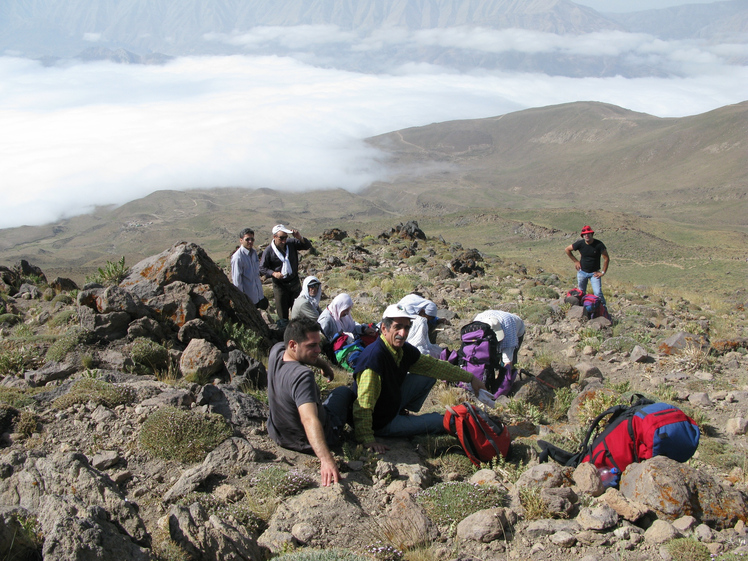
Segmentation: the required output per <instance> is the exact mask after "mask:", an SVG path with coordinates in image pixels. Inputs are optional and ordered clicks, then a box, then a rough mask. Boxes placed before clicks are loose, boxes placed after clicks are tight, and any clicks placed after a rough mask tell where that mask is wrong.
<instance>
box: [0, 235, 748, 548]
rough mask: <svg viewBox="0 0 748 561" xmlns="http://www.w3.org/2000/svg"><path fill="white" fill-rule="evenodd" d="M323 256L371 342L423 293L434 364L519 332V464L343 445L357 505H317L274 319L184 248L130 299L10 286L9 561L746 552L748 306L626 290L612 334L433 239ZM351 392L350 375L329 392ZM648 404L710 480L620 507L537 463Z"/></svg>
mask: <svg viewBox="0 0 748 561" xmlns="http://www.w3.org/2000/svg"><path fill="white" fill-rule="evenodd" d="M314 244H315V248H316V249H315V251H312V252H309V253H308V254H305V255H304V256H303V257H302V263H301V267H302V269H303V273H304V274H315V275H316V276H318V277H319V278H321V279H322V281H323V283H324V284H323V292H324V294H323V296H324V298H325V300H323V304H324V303H326V301H328V300H329V299H331V298H332V297H334V296H335V295H336V294H338V293H340V292H349V293H350V294H352V296H353V297H354V301H355V302H356V307H355V308H354V317H355V318H356V319H357V320H359V321H364V320H367V321H375V320H376V319H377V318H378V317H379V316H380V314H381V311H382V310H383V309H384V307H385V305H386V304H388V303H392V302H394V301H396V300H398V299H399V298H400V297H402V296H403V295H405V294H407V293H408V292H411V291H418V292H419V293H421V294H423V295H424V296H426V297H429V298H431V299H433V300H434V301H435V302H436V303H437V305H438V306H439V307H440V309H441V313H440V315H443V316H444V317H446V318H448V319H449V321H450V323H449V325H447V326H446V328H445V329H444V330H443V331H442V332H440V333H439V336H438V342H439V343H441V344H442V345H445V346H450V347H452V348H454V347H456V345H457V341H458V335H459V327H460V326H461V325H463V324H464V323H466V322H468V321H470V320H471V319H472V316H473V315H474V314H475V313H477V312H478V311H481V310H483V309H487V308H501V309H505V310H509V311H514V312H516V313H518V314H519V315H521V316H522V317H523V318H524V319H525V321H526V322H527V325H528V331H527V335H526V339H525V343H524V345H523V348H522V350H521V358H520V362H521V364H522V365H523V366H524V368H525V369H526V370H527V371H528V373H529V374H530V376H527V377H525V378H523V379H521V380H520V381H519V382H518V383H516V385H515V387H514V392H513V396H512V397H511V398H504V399H501V400H500V402H499V403H498V405H497V409H496V411H494V413H495V414H497V415H498V416H500V417H501V418H503V419H504V420H505V422H506V423H507V424H508V425H509V426H510V431H511V433H512V435H513V438H514V441H513V448H512V452H511V454H510V456H509V458H508V459H507V461H505V462H498V463H494V464H493V465H490V466H489V465H485V466H481V467H483V468H484V469H481V470H477V469H475V468H473V467H472V465H471V464H470V463H469V462H467V460H466V458H465V457H464V456H463V455H461V454H460V453H459V448H458V447H457V446H456V441H455V440H454V439H453V438H452V437H447V436H445V437H440V438H423V439H414V440H412V441H409V440H392V441H391V442H389V443H388V444H389V445H390V450H389V451H388V452H387V453H385V454H383V455H382V456H376V455H372V454H368V453H365V452H364V451H363V450H362V449H360V448H357V447H356V445H355V442H354V441H353V440H352V438H350V435H349V439H348V442H346V444H345V445H344V446H343V447H342V448H341V449H340V450H337V451H336V454H337V457H338V460H339V464H340V465H341V471H342V472H343V481H342V484H340V485H337V486H334V487H332V488H321V487H319V486H318V465H317V462H316V459H315V458H314V457H308V456H303V455H299V454H295V453H291V452H288V451H286V450H282V449H280V448H278V447H277V446H276V445H275V444H274V443H273V442H272V441H271V440H270V439H269V438H268V437H267V434H266V432H265V430H264V419H265V415H266V405H265V404H264V401H263V397H264V392H263V391H262V387H263V384H264V376H265V372H264V367H263V366H262V364H261V363H260V362H258V361H262V360H264V359H265V356H266V355H265V353H266V351H267V348H268V345H270V344H271V343H272V342H273V340H275V339H277V338H278V336H279V333H277V332H276V331H275V330H274V329H273V326H274V322H273V320H274V317H273V316H272V309H271V315H267V314H266V313H264V312H263V313H262V314H260V313H258V311H257V310H255V309H254V308H253V307H251V306H248V305H247V302H246V300H245V299H244V297H243V295H241V294H239V293H238V292H237V291H236V290H235V289H234V288H233V287H232V286H231V284H230V283H229V282H228V279H227V278H226V277H225V275H224V274H223V273H222V272H221V271H220V269H219V268H218V267H217V266H216V265H215V264H214V262H213V261H212V260H211V259H210V257H209V256H208V255H207V254H206V253H205V252H204V251H203V250H202V249H200V248H199V247H197V246H195V245H194V244H189V243H184V242H180V243H178V244H175V245H174V246H173V247H172V248H170V249H168V250H166V251H164V252H163V253H161V254H159V255H156V256H153V257H151V258H148V259H146V260H144V261H143V262H141V263H139V264H137V265H136V266H134V267H133V268H132V269H131V270H130V271H129V274H127V275H126V276H124V275H120V273H124V271H123V270H122V269H121V268H118V267H117V266H116V264H111V266H110V267H108V268H107V269H106V270H103V271H101V273H102V275H101V276H102V278H101V279H100V280H108V281H110V282H112V284H109V285H107V286H105V285H104V284H99V285H95V284H90V285H87V286H85V287H82V288H78V287H75V286H74V285H73V284H71V283H69V282H67V281H66V280H65V279H59V278H58V279H52V280H50V279H46V278H45V276H44V273H43V271H41V270H39V269H37V268H35V267H34V266H33V265H29V264H28V263H20V264H18V265H16V266H14V267H1V268H0V278H1V279H2V284H0V290H1V292H0V295H2V303H1V304H0V306H2V308H3V309H2V310H0V314H1V315H0V324H2V327H0V373H2V375H3V376H4V377H3V379H2V381H1V382H0V423H2V426H0V432H2V433H3V437H2V439H3V441H2V446H3V447H2V449H0V505H1V506H0V554H2V555H5V557H7V558H13V559H24V558H26V559H36V558H40V557H41V558H44V559H45V560H51V559H60V560H62V559H66V560H67V559H102V560H103V559H112V558H115V557H116V556H121V557H123V558H128V559H216V558H219V557H220V558H225V559H261V558H263V556H266V555H268V554H271V553H272V554H274V555H279V554H284V553H287V552H288V551H290V550H291V549H294V548H300V549H301V550H302V551H309V550H316V549H321V550H325V551H324V552H323V553H321V554H320V555H322V556H326V557H325V558H328V559H333V558H335V559H336V558H341V559H342V558H349V557H350V558H352V556H353V555H354V554H355V555H365V556H368V557H369V558H377V559H398V558H400V557H399V556H400V555H401V553H402V552H403V551H404V552H405V558H406V559H437V558H444V559H456V558H460V559H467V558H476V559H494V558H506V557H509V558H510V559H524V558H528V557H530V556H532V557H533V558H541V559H542V558H551V557H553V558H555V559H580V558H583V559H588V560H593V559H652V558H657V557H659V556H663V557H667V556H669V555H672V556H674V557H682V558H684V559H686V558H689V559H690V558H693V559H697V558H706V559H708V558H709V553H710V552H711V553H713V554H715V555H723V554H726V553H732V554H734V555H737V554H738V553H739V552H740V551H742V549H741V546H742V544H743V543H744V542H745V536H746V530H745V522H746V520H748V500H747V499H746V495H745V490H746V478H745V474H744V471H743V470H744V467H745V461H746V452H745V444H746V437H745V432H746V429H747V428H748V421H746V420H745V419H746V417H748V415H747V414H746V412H745V409H746V404H747V403H748V385H746V384H748V377H747V376H746V374H747V372H746V366H747V365H748V357H746V348H747V345H748V343H747V338H748V323H746V317H745V310H744V306H745V295H744V294H742V296H741V295H740V294H736V295H735V299H734V300H733V301H731V302H727V303H726V302H714V301H711V302H710V301H708V300H706V301H704V302H689V301H686V300H684V299H683V298H682V297H680V296H679V295H677V294H662V293H658V294H647V293H644V292H643V291H642V290H639V289H637V288H635V287H624V286H611V285H610V284H608V285H605V289H606V290H607V295H608V302H609V306H610V311H611V314H612V318H613V321H612V324H611V323H609V322H607V321H605V320H602V319H595V320H590V321H588V320H586V319H585V318H584V317H583V316H582V315H581V313H580V310H579V309H577V308H574V307H571V306H570V305H568V304H565V303H563V298H562V296H563V295H564V294H565V292H566V290H567V289H568V288H570V287H571V282H572V279H571V278H570V277H568V278H559V276H558V275H555V274H551V273H547V272H544V271H542V270H540V269H538V270H534V271H531V270H528V269H527V268H526V267H525V266H524V265H522V264H518V263H510V262H506V261H503V260H501V259H498V258H491V259H484V258H483V257H482V256H481V255H480V253H478V252H477V251H475V250H469V249H465V248H462V247H460V246H459V245H458V244H450V243H448V242H446V241H444V240H441V239H438V240H437V239H427V238H426V236H425V235H424V234H423V233H422V232H421V231H420V230H418V229H417V225H415V224H408V225H405V226H402V225H401V226H398V227H397V228H394V229H392V230H391V231H389V232H384V233H383V234H382V235H381V236H379V237H376V238H375V237H371V236H369V237H362V236H361V235H359V234H358V233H354V232H351V233H350V235H348V234H346V233H344V232H339V231H329V232H325V234H324V235H323V236H321V239H317V240H315V241H314ZM122 276H124V278H122ZM113 281H117V282H116V283H114V282H113ZM266 290H267V291H268V294H269V293H270V292H271V289H270V287H269V286H267V285H266ZM741 298H742V300H741ZM347 382H348V374H347V373H345V372H344V371H342V370H339V371H338V372H337V374H336V380H335V381H334V382H333V385H336V384H341V383H347ZM632 392H640V393H645V394H648V395H650V396H653V397H656V398H658V399H660V400H664V401H669V402H671V403H675V404H677V405H678V406H680V407H681V408H683V409H684V410H686V411H687V412H688V413H689V414H690V415H691V416H692V417H693V418H694V419H696V420H697V421H698V422H699V424H700V426H701V429H702V439H701V443H700V447H699V450H698V452H697V454H696V456H695V457H694V458H692V459H691V460H689V461H688V462H687V463H685V464H679V463H677V462H674V461H672V460H668V459H666V458H661V457H660V458H655V459H653V460H649V461H646V462H643V463H641V464H632V466H631V467H630V468H629V469H628V470H627V471H626V472H625V473H624V474H623V477H622V479H621V485H620V490H618V489H612V488H611V489H607V490H605V489H604V488H602V487H601V485H600V481H599V478H598V476H597V474H596V471H595V470H594V469H592V470H590V469H589V468H590V466H589V465H582V466H580V467H579V468H577V469H576V470H572V469H568V468H561V467H560V466H558V465H556V464H553V463H551V464H538V463H537V453H538V447H537V444H536V442H537V440H538V439H539V438H542V439H544V440H548V441H552V442H555V443H557V444H558V445H560V446H564V447H566V448H567V449H570V448H572V447H573V446H574V443H575V441H578V438H579V431H580V428H581V427H583V426H584V425H585V424H586V420H587V419H588V418H589V417H590V415H594V413H595V412H599V411H602V410H603V409H604V408H606V407H607V405H608V404H612V403H615V402H620V401H625V400H626V399H627V398H628V397H629V395H630V394H631V393H632ZM432 396H433V399H432V400H431V403H430V404H429V407H430V408H431V409H433V410H439V409H443V407H444V404H448V403H455V402H459V401H461V400H464V399H469V397H468V396H466V395H465V394H461V393H460V391H459V390H457V389H455V388H447V387H444V386H442V387H439V388H436V389H435V390H434V391H433V392H432ZM596 408H597V409H596ZM467 482H471V483H474V484H475V485H476V487H475V489H472V488H471V489H469V488H468V487H467ZM468 491H469V492H468ZM603 491H604V492H603ZM681 537H689V539H688V540H687V541H683V540H681V541H677V539H678V538H681ZM700 547H701V548H702V549H699V548H700ZM679 548H680V549H679ZM686 548H688V552H689V554H691V555H697V554H698V553H699V552H701V555H702V557H687V556H686V554H685V553H684V551H686ZM338 549H340V550H346V551H337V550H338ZM694 552H695V553H694ZM704 555H706V557H703V556H704ZM346 556H347V557H346ZM723 558H724V559H729V558H731V557H729V556H727V557H723ZM732 558H735V557H732Z"/></svg>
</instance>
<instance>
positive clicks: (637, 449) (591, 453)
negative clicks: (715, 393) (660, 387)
mask: <svg viewBox="0 0 748 561" xmlns="http://www.w3.org/2000/svg"><path fill="white" fill-rule="evenodd" d="M608 416H610V419H609V421H608V425H607V426H606V427H605V430H604V431H603V432H602V433H600V435H599V436H598V437H597V438H595V440H593V441H592V444H590V438H591V437H592V434H593V433H594V432H595V430H596V429H597V427H598V425H599V424H600V422H601V421H602V420H603V419H604V418H605V417H608ZM700 434H701V433H700V431H699V427H698V425H697V424H696V421H694V420H693V419H692V418H691V417H689V416H688V415H686V414H685V413H684V412H683V411H681V410H680V409H678V408H677V407H675V406H673V405H670V404H669V403H653V402H652V401H650V400H648V399H645V398H639V400H638V401H636V402H635V403H634V404H633V405H632V406H631V407H629V406H627V405H616V406H614V407H611V408H610V409H608V410H606V411H604V412H603V413H601V414H600V415H598V416H597V417H596V418H595V420H594V421H592V424H591V425H590V427H589V429H587V434H586V435H585V437H584V440H583V441H582V445H581V446H580V448H579V451H578V452H577V453H576V454H572V453H570V452H566V451H565V450H561V449H560V448H558V447H556V446H553V445H552V444H550V443H548V442H545V441H542V440H539V441H538V445H539V446H540V447H541V448H542V449H543V452H542V453H541V455H540V461H541V462H542V461H545V460H546V459H547V458H548V457H549V456H550V457H551V458H553V459H554V460H556V461H557V462H559V463H562V464H564V465H567V466H573V467H576V466H578V465H579V464H581V463H584V462H590V463H591V464H594V465H595V466H597V467H598V468H605V467H608V468H617V469H618V472H619V473H623V470H625V469H626V467H627V466H628V465H629V464H632V463H634V462H641V461H643V460H647V459H649V458H651V457H653V456H660V455H662V456H667V457H668V458H671V459H673V460H676V461H678V462H685V461H687V460H688V459H689V458H690V457H691V456H693V454H694V452H696V448H698V446H699V436H700Z"/></svg>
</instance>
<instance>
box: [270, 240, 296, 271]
mask: <svg viewBox="0 0 748 561" xmlns="http://www.w3.org/2000/svg"><path fill="white" fill-rule="evenodd" d="M270 245H271V246H273V251H274V252H275V256H276V257H277V258H278V259H280V260H281V263H283V266H282V267H281V270H280V272H281V274H282V275H283V278H284V279H285V278H286V277H287V276H288V275H290V274H291V273H292V272H293V269H292V268H291V261H289V259H288V244H286V254H285V255H284V254H282V253H281V252H280V250H279V249H278V248H277V247H276V245H275V240H270Z"/></svg>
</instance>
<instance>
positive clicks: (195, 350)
mask: <svg viewBox="0 0 748 561" xmlns="http://www.w3.org/2000/svg"><path fill="white" fill-rule="evenodd" d="M223 368H224V364H223V358H222V357H221V351H219V350H218V349H217V348H216V346H215V345H213V344H211V343H210V342H208V341H206V340H205V339H193V340H192V341H190V344H189V345H187V348H186V349H185V350H184V352H183V353H182V359H181V360H180V361H179V369H180V370H181V371H182V375H183V376H185V377H194V378H195V379H203V378H205V377H208V376H211V375H213V374H217V373H218V372H221V371H222V370H223Z"/></svg>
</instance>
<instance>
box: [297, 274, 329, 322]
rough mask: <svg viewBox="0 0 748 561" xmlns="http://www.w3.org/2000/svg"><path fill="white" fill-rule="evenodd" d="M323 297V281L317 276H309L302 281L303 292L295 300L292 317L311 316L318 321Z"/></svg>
mask: <svg viewBox="0 0 748 561" xmlns="http://www.w3.org/2000/svg"><path fill="white" fill-rule="evenodd" d="M321 297H322V283H321V282H320V280H319V279H318V278H317V277H311V276H310V277H307V278H305V279H304V282H303V283H301V294H299V297H298V298H296V300H294V303H293V308H291V319H292V320H294V319H299V318H309V319H312V320H314V321H317V318H319V315H320V313H321V312H322V311H321V310H320V309H319V300H320V298H321Z"/></svg>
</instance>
